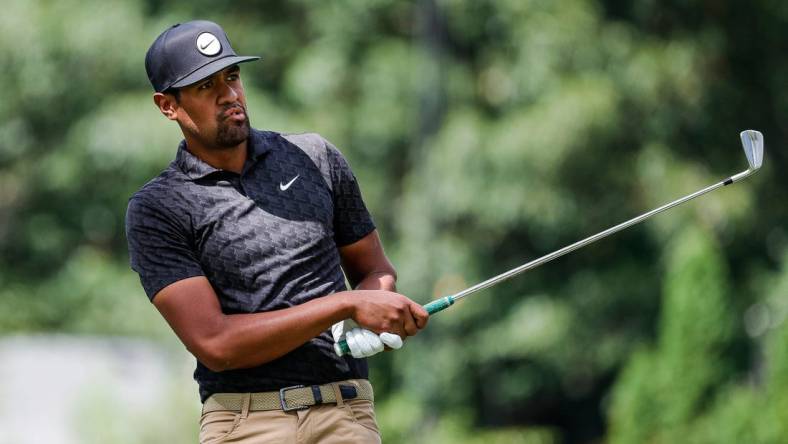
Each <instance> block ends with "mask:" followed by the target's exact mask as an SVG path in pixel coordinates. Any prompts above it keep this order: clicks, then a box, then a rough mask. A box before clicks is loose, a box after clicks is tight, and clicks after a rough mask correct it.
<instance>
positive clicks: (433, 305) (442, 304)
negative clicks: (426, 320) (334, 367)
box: [334, 296, 454, 356]
mask: <svg viewBox="0 0 788 444" xmlns="http://www.w3.org/2000/svg"><path fill="white" fill-rule="evenodd" d="M453 304H454V299H452V297H451V296H446V297H444V298H440V299H436V300H434V301H432V302H430V303H429V304H427V305H424V309H425V310H427V313H429V314H430V315H433V314H435V313H437V312H439V311H441V310H445V309H447V308H449V307H451V306H452V305H453ZM334 351H335V352H336V353H337V355H339V356H344V355H349V354H350V347H349V346H348V345H347V341H346V340H344V339H343V340H341V341H339V342H336V343H334Z"/></svg>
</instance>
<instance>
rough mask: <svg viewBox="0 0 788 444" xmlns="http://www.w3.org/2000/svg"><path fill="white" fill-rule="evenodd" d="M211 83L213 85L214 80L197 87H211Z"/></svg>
mask: <svg viewBox="0 0 788 444" xmlns="http://www.w3.org/2000/svg"><path fill="white" fill-rule="evenodd" d="M211 85H213V81H212V80H211V81H208V82H205V83H203V84H201V85H200V86H198V87H197V89H208V88H210V87H211Z"/></svg>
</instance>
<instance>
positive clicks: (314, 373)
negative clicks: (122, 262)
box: [126, 21, 428, 443]
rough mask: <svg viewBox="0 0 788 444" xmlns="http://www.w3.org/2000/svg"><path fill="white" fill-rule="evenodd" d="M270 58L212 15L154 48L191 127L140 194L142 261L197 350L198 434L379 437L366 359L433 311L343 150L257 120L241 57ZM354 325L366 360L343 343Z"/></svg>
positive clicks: (172, 111)
mask: <svg viewBox="0 0 788 444" xmlns="http://www.w3.org/2000/svg"><path fill="white" fill-rule="evenodd" d="M256 59H258V57H241V56H238V55H236V53H235V52H234V51H233V49H232V48H231V46H230V42H229V41H228V39H227V36H226V35H225V33H224V31H223V30H222V29H221V28H220V27H219V26H218V25H216V24H215V23H211V22H207V21H193V22H188V23H183V24H179V25H175V26H173V27H171V28H169V29H167V30H166V31H164V32H163V33H162V34H161V35H160V36H159V37H158V38H157V39H156V40H155V41H154V43H153V44H152V45H151V47H150V49H149V50H148V53H147V55H146V58H145V67H146V71H147V73H148V78H149V79H150V81H151V84H152V85H153V88H154V90H155V93H154V94H153V100H154V102H155V104H156V106H157V107H158V109H159V111H160V112H161V113H162V114H163V115H164V116H165V117H166V118H168V119H170V120H173V121H175V122H177V123H178V125H179V127H180V129H181V131H182V132H183V136H184V140H183V141H182V142H181V144H180V146H179V147H178V152H177V155H176V158H175V160H174V161H173V162H172V163H171V164H170V165H169V167H168V168H167V169H165V170H164V171H163V172H162V173H161V174H160V175H159V176H158V177H156V178H155V179H153V180H152V181H150V182H149V183H147V184H146V185H145V186H144V187H143V188H142V189H141V190H140V191H139V192H137V193H136V194H134V196H132V198H131V199H130V200H129V206H128V212H127V215H126V232H127V238H128V242H129V254H130V258H131V266H132V268H133V269H134V270H135V271H136V272H137V273H139V275H140V280H141V282H142V286H143V288H144V289H145V292H146V293H147V295H148V297H149V298H150V299H151V301H152V302H153V304H154V306H155V307H156V308H157V309H158V310H159V312H160V313H161V314H162V316H163V317H164V318H165V319H166V321H167V322H168V323H169V325H170V326H171V327H172V329H173V330H174V331H175V333H176V334H177V335H178V337H179V338H180V339H181V341H182V342H183V343H184V345H185V346H186V348H187V349H188V350H189V351H190V352H191V353H192V354H194V356H195V357H196V358H197V369H196V371H195V373H194V376H195V379H196V380H197V382H198V385H199V387H200V396H201V399H202V401H203V416H202V418H201V421H200V442H202V443H216V442H232V443H260V442H282V443H296V442H297V443H312V442H320V443H333V442H337V443H340V442H341V443H355V442H362V443H366V442H380V435H379V432H378V429H377V425H376V423H375V418H374V412H373V409H372V388H371V386H370V384H369V382H368V381H367V380H366V378H367V365H366V361H365V360H364V359H363V358H364V357H366V356H370V355H372V354H375V353H377V352H380V351H382V350H383V349H384V343H385V345H388V346H390V347H391V348H398V347H399V346H401V345H402V342H401V338H404V337H406V336H410V335H414V334H416V333H417V332H418V330H419V329H421V328H424V326H425V325H426V324H427V319H428V315H427V313H426V312H425V311H424V310H423V308H422V307H421V306H419V305H418V304H416V303H415V302H413V301H411V300H410V299H408V298H406V297H405V296H402V295H400V294H397V293H395V292H394V291H395V281H396V273H395V271H394V268H393V267H392V265H391V263H390V262H389V261H388V259H387V258H386V256H385V254H384V252H383V248H382V246H381V243H380V240H379V238H378V234H377V232H376V231H375V226H374V225H373V223H372V219H371V218H370V215H369V213H368V212H367V210H366V207H365V205H364V202H363V201H362V200H361V194H360V192H359V188H358V184H357V183H356V179H355V177H354V176H353V173H352V172H351V170H350V168H349V166H348V164H347V162H346V161H345V159H344V158H343V157H342V155H341V154H340V152H339V151H338V150H337V149H336V148H334V147H333V146H332V145H331V144H329V143H328V142H327V141H325V140H324V139H323V138H321V137H320V136H318V135H316V134H304V135H283V134H279V133H276V132H271V131H258V130H255V129H251V128H250V125H249V119H248V116H247V111H246V109H247V108H246V98H245V96H244V89H243V85H242V83H241V78H240V70H239V67H238V64H239V63H244V62H249V61H252V60H256ZM343 270H344V275H346V276H347V279H348V281H349V282H350V283H351V285H352V286H353V287H354V288H355V290H353V291H345V290H346V287H345V276H343ZM351 319H352V320H354V321H355V322H356V323H357V324H358V326H360V327H355V328H352V329H349V327H347V326H346V322H345V321H347V322H350V320H351ZM332 326H333V328H331V327H332ZM330 328H331V330H332V331H333V333H334V334H333V337H332V334H331V333H330V332H329V329H330ZM348 329H349V331H346V330H348ZM378 334H380V335H378ZM340 338H346V339H347V340H348V344H349V345H350V349H351V352H352V355H353V357H348V356H345V357H340V356H338V355H337V354H336V353H335V352H334V349H333V345H334V343H335V341H336V340H338V339H340ZM302 386H303V387H302Z"/></svg>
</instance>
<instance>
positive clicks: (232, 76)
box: [175, 65, 249, 149]
mask: <svg viewBox="0 0 788 444" xmlns="http://www.w3.org/2000/svg"><path fill="white" fill-rule="evenodd" d="M240 74H241V73H240V69H239V68H238V66H237V65H233V66H230V67H229V68H225V69H224V70H222V71H220V72H218V73H216V74H214V75H212V76H211V77H208V78H206V79H203V80H201V81H199V82H197V83H195V84H193V85H189V86H186V87H183V88H181V89H180V97H179V99H178V103H177V105H176V107H177V110H176V114H177V117H176V119H175V120H177V121H178V123H179V124H180V126H181V128H183V129H184V131H188V132H189V133H190V134H191V135H192V136H193V137H194V138H196V139H197V140H199V141H200V143H202V145H203V146H204V147H206V148H209V149H210V148H214V149H225V148H233V147H236V146H238V144H240V143H241V142H243V141H245V140H246V139H247V138H248V137H249V116H248V115H247V112H246V96H245V95H244V88H243V84H242V83H241V75H240Z"/></svg>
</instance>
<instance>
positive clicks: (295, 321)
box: [203, 292, 352, 371]
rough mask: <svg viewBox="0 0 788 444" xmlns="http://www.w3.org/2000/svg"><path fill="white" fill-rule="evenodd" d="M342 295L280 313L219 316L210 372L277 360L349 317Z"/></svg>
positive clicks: (349, 307)
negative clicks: (211, 370)
mask: <svg viewBox="0 0 788 444" xmlns="http://www.w3.org/2000/svg"><path fill="white" fill-rule="evenodd" d="M347 296H348V294H347V293H346V292H342V293H336V294H333V295H330V296H325V297H322V298H318V299H315V300H312V301H309V302H307V303H305V304H301V305H298V306H295V307H291V308H286V309H282V310H276V311H269V312H262V313H251V314H235V315H222V317H221V319H220V320H219V321H218V325H216V326H215V329H214V330H215V331H216V332H217V333H216V334H215V335H214V336H213V337H212V339H211V340H210V343H211V345H209V346H208V348H209V349H211V350H215V351H216V352H214V353H212V354H210V355H209V356H210V360H211V362H210V363H206V362H203V363H204V364H206V365H208V366H209V367H211V368H212V369H213V370H218V371H221V370H230V369H237V368H248V367H254V366H257V365H261V364H264V363H266V362H269V361H272V360H274V359H276V358H279V357H281V356H283V355H285V354H287V353H289V352H290V351H292V350H294V349H295V348H297V347H299V346H301V345H302V344H304V343H306V342H307V341H309V340H310V339H312V338H314V337H316V336H317V335H319V334H320V333H322V332H324V331H326V330H327V329H328V328H329V327H331V325H332V324H334V323H336V322H339V321H341V320H343V319H347V318H348V317H350V316H351V315H352V305H351V304H349V303H348V300H347Z"/></svg>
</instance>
